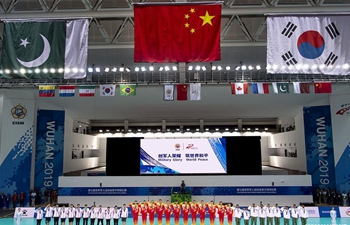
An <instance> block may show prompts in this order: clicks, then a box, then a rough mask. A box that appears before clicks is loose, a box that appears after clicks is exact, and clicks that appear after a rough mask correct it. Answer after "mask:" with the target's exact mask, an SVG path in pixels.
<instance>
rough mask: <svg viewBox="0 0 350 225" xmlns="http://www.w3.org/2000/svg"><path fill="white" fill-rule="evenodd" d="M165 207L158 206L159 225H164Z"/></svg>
mask: <svg viewBox="0 0 350 225" xmlns="http://www.w3.org/2000/svg"><path fill="white" fill-rule="evenodd" d="M163 212H164V209H163V206H162V205H160V204H159V205H157V218H158V225H162V220H163Z"/></svg>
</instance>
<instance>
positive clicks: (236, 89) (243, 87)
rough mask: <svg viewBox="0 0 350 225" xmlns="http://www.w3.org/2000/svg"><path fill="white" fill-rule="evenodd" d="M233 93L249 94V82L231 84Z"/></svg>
mask: <svg viewBox="0 0 350 225" xmlns="http://www.w3.org/2000/svg"><path fill="white" fill-rule="evenodd" d="M231 93H232V94H233V95H246V94H248V84H247V83H234V84H231Z"/></svg>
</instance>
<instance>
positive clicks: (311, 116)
mask: <svg viewBox="0 0 350 225" xmlns="http://www.w3.org/2000/svg"><path fill="white" fill-rule="evenodd" d="M304 130H305V151H306V164H307V173H308V174H310V175H311V177H312V186H313V187H315V188H318V187H321V188H323V187H327V188H332V189H333V188H335V167H334V150H333V136H332V122H331V110H330V106H329V105H325V106H312V107H305V108H304Z"/></svg>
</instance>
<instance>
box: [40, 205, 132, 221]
mask: <svg viewBox="0 0 350 225" xmlns="http://www.w3.org/2000/svg"><path fill="white" fill-rule="evenodd" d="M128 214H129V211H128V208H127V206H126V204H124V205H123V206H122V207H120V208H118V206H115V207H112V208H111V207H107V208H102V205H100V206H99V207H95V206H91V207H88V205H87V204H85V205H84V207H81V206H80V204H77V205H76V207H74V206H73V205H70V206H69V207H65V206H62V207H59V206H58V205H54V206H51V205H50V204H48V205H47V206H46V207H45V208H44V209H42V208H41V207H38V208H37V209H36V210H35V212H34V216H35V219H36V224H37V225H41V221H42V220H43V219H44V218H45V224H46V225H49V224H50V222H51V220H53V224H54V225H59V224H60V225H66V222H67V221H68V224H69V225H73V223H74V221H75V225H80V224H81V222H82V225H88V224H91V225H95V224H96V223H97V225H99V224H101V225H103V224H104V223H103V222H104V221H106V225H110V224H111V221H113V223H114V225H118V220H119V219H121V221H122V225H126V219H127V218H128ZM89 221H90V223H89Z"/></svg>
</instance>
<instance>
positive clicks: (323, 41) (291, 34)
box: [267, 15, 350, 75]
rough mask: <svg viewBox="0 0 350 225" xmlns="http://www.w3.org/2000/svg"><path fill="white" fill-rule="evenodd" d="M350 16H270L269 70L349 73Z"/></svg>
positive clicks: (298, 72) (296, 72)
mask: <svg viewBox="0 0 350 225" xmlns="http://www.w3.org/2000/svg"><path fill="white" fill-rule="evenodd" d="M349 19H350V16H346V15H340V16H322V15H321V16H316V15H310V16H275V15H273V16H270V17H268V19H267V72H268V73H272V74H286V73H287V74H288V73H289V74H328V75H344V74H349V73H350V66H349V61H348V59H349V58H350V45H349V44H348V37H349V36H350V23H349Z"/></svg>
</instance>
